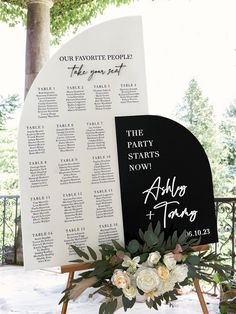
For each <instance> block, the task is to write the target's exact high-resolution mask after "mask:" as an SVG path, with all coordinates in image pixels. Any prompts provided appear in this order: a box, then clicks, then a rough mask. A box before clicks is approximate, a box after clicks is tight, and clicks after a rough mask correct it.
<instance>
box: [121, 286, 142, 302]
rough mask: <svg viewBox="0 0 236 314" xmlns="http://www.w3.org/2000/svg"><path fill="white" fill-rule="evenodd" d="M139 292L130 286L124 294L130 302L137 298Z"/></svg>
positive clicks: (125, 289)
mask: <svg viewBox="0 0 236 314" xmlns="http://www.w3.org/2000/svg"><path fill="white" fill-rule="evenodd" d="M137 292H138V290H137V288H136V287H134V286H130V287H126V288H124V289H123V293H124V295H125V297H126V298H127V299H129V300H130V301H131V300H132V299H133V298H135V297H136V294H137Z"/></svg>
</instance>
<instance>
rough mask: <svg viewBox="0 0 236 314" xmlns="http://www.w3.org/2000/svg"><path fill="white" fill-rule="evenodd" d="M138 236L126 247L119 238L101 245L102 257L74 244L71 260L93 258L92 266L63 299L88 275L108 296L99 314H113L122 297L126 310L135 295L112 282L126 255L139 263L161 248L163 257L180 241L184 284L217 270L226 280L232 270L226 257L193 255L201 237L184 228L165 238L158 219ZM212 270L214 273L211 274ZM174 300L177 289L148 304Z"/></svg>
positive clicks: (154, 305)
mask: <svg viewBox="0 0 236 314" xmlns="http://www.w3.org/2000/svg"><path fill="white" fill-rule="evenodd" d="M139 236H140V239H139V240H137V239H134V240H131V241H130V242H129V243H128V244H127V245H126V246H122V245H120V244H119V243H118V242H117V241H112V244H111V245H110V244H102V245H100V249H99V253H100V257H99V258H98V254H97V253H96V252H95V251H94V250H93V249H92V248H91V247H87V250H86V251H83V250H81V249H79V248H78V247H76V246H72V248H73V249H74V251H75V252H76V254H77V255H78V256H79V257H80V258H79V259H76V260H73V261H72V262H79V263H80V262H87V261H92V263H91V269H90V270H88V271H86V272H83V273H81V274H80V276H79V278H77V279H75V280H74V281H73V283H72V286H71V287H70V288H68V289H67V290H65V291H64V292H65V295H64V297H63V298H62V300H61V302H62V301H63V300H65V299H66V298H68V293H69V291H70V289H72V288H73V287H74V285H75V284H76V283H79V282H80V281H81V280H83V279H86V278H91V277H96V278H97V282H96V284H95V285H94V286H93V287H95V288H98V289H97V290H96V291H95V292H94V293H101V294H102V295H105V296H106V302H104V303H103V304H102V305H101V307H100V310H99V314H112V313H114V312H115V310H116V309H117V304H118V299H119V298H121V301H122V305H123V307H124V310H125V311H126V310H127V309H129V308H132V307H133V305H134V304H135V302H136V298H132V299H131V300H130V299H128V298H127V297H126V296H125V295H124V294H123V291H122V289H119V288H117V287H116V286H114V285H113V284H112V282H111V277H112V275H113V273H114V271H115V270H116V269H121V270H125V268H124V267H123V266H122V262H123V257H124V256H125V255H126V256H129V257H130V258H131V259H133V258H134V257H136V256H139V257H140V264H142V263H144V262H146V261H147V259H148V257H149V254H150V253H151V252H156V251H158V252H159V253H160V254H161V256H163V255H165V254H166V253H168V252H172V251H173V250H174V249H175V248H176V246H177V244H179V245H180V246H181V248H182V256H183V260H182V262H180V263H185V264H187V266H188V269H189V272H188V277H187V279H186V280H185V281H184V282H182V283H180V284H181V285H185V284H188V282H189V279H191V278H199V279H204V280H206V281H208V282H209V281H210V282H213V281H214V280H215V278H214V275H213V271H216V272H217V274H218V276H221V278H224V279H225V278H227V275H226V274H227V273H229V272H230V270H232V269H230V268H229V267H228V266H225V265H223V266H222V265H221V262H222V260H223V259H222V258H220V256H219V255H217V254H215V253H212V252H210V253H208V252H201V253H194V254H193V250H192V247H193V246H196V245H199V243H200V240H201V239H192V238H189V237H188V235H187V232H186V231H183V232H182V233H181V234H180V235H178V233H177V231H175V232H174V233H173V234H172V235H170V236H169V237H167V238H165V235H164V232H163V231H162V230H161V224H160V222H158V223H157V224H156V226H155V227H153V225H152V224H150V225H149V226H148V229H147V230H146V231H144V232H143V231H142V230H141V229H140V230H139ZM209 270H210V271H211V272H212V273H209ZM176 287H179V285H178V284H176ZM138 291H139V293H140V294H141V295H142V294H144V292H143V291H141V290H139V289H138ZM94 293H93V294H94ZM175 299H176V296H175V290H173V291H168V292H166V293H164V294H163V295H160V296H158V297H154V298H152V299H150V300H147V301H146V305H147V306H148V307H149V308H154V309H156V310H157V309H158V307H159V306H161V304H162V302H163V301H165V302H166V303H168V302H171V301H173V300H175Z"/></svg>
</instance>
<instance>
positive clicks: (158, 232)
mask: <svg viewBox="0 0 236 314" xmlns="http://www.w3.org/2000/svg"><path fill="white" fill-rule="evenodd" d="M160 232H161V223H160V221H158V222H157V224H156V227H155V229H154V233H155V235H156V236H157V237H158V236H159V234H160Z"/></svg>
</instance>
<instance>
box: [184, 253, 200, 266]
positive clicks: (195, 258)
mask: <svg viewBox="0 0 236 314" xmlns="http://www.w3.org/2000/svg"><path fill="white" fill-rule="evenodd" d="M186 261H187V262H188V263H190V264H192V265H199V263H200V258H199V256H197V255H190V256H189V257H188V258H187V260H186Z"/></svg>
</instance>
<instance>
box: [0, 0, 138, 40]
mask: <svg viewBox="0 0 236 314" xmlns="http://www.w3.org/2000/svg"><path fill="white" fill-rule="evenodd" d="M53 2H54V3H53V7H52V8H51V34H52V36H53V37H54V39H55V40H57V41H58V39H60V38H61V37H62V35H63V34H65V33H66V32H67V31H68V30H70V29H71V30H73V31H77V29H78V28H79V26H81V25H84V24H86V23H88V22H89V21H90V20H91V19H92V18H94V17H96V16H97V14H102V13H103V12H104V10H105V9H106V8H107V7H108V6H109V5H115V6H119V5H122V4H128V3H131V2H132V0H57V1H53ZM26 13H27V1H26V0H5V1H0V20H1V21H3V22H5V23H7V24H8V25H9V26H15V25H16V24H18V23H23V24H24V25H25V24H26Z"/></svg>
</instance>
